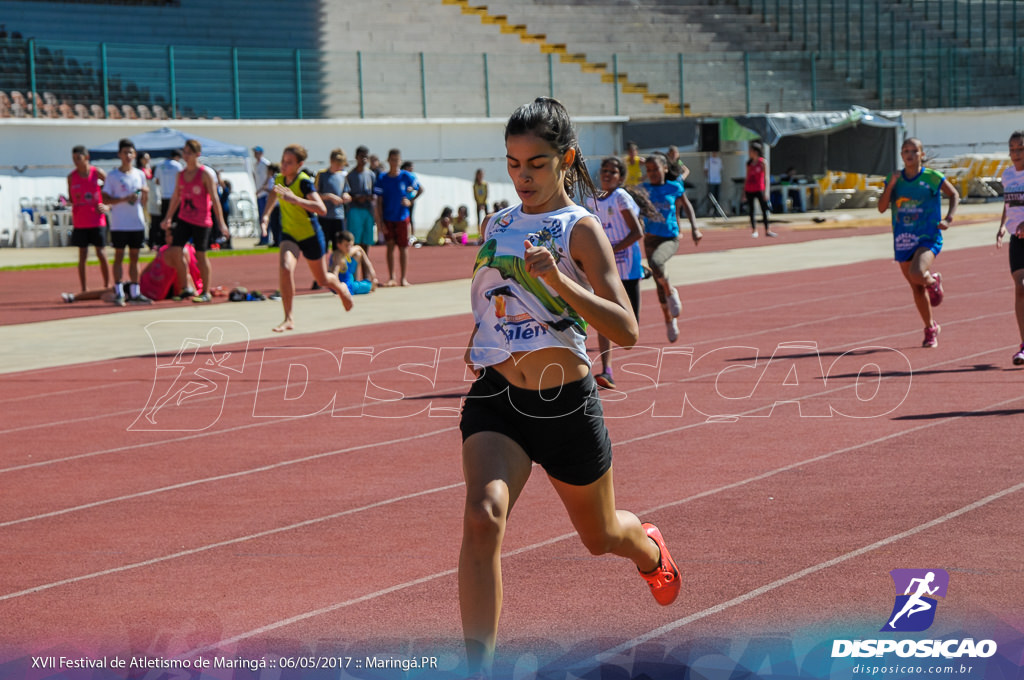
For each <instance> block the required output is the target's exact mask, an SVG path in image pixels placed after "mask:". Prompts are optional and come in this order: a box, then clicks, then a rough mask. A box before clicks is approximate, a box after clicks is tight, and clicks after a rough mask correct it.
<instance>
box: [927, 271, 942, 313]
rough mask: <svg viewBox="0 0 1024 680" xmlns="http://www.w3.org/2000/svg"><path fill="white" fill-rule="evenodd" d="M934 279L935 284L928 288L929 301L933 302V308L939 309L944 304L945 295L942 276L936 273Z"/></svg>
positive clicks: (933, 275)
mask: <svg viewBox="0 0 1024 680" xmlns="http://www.w3.org/2000/svg"><path fill="white" fill-rule="evenodd" d="M932 278H933V279H935V283H933V284H932V285H930V286H927V290H928V299H929V300H931V303H932V307H938V306H939V305H941V304H942V298H943V296H944V293H943V292H942V274H940V273H938V272H935V273H934V274H932Z"/></svg>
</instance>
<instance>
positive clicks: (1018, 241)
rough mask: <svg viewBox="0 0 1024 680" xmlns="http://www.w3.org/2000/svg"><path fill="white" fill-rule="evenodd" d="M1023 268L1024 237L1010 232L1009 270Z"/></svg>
mask: <svg viewBox="0 0 1024 680" xmlns="http://www.w3.org/2000/svg"><path fill="white" fill-rule="evenodd" d="M1021 269H1024V238H1017V236H1016V235H1015V234H1012V233H1011V234H1010V271H1011V272H1015V271H1019V270H1021Z"/></svg>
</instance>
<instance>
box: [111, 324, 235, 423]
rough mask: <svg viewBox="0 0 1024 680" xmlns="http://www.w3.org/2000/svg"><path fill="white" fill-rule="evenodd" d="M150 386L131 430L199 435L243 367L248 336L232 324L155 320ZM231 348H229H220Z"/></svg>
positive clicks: (151, 329) (217, 416) (151, 331)
mask: <svg viewBox="0 0 1024 680" xmlns="http://www.w3.org/2000/svg"><path fill="white" fill-rule="evenodd" d="M146 333H147V334H148V335H149V337H150V340H151V341H152V342H153V348H154V353H155V355H156V370H155V374H154V377H153V388H152V391H151V393H150V396H149V399H148V400H147V401H146V405H145V407H144V408H143V410H142V413H140V414H139V416H138V417H137V418H136V419H135V422H134V423H132V424H131V426H129V428H128V429H129V430H133V431H139V430H144V431H161V432H169V431H173V432H199V431H202V430H205V429H208V428H210V427H212V426H213V425H214V423H216V422H217V421H218V420H219V419H220V416H221V413H222V411H223V408H224V401H225V399H226V397H227V388H228V383H229V382H230V380H231V377H232V376H240V375H241V374H242V372H243V370H244V368H245V354H246V349H247V348H248V344H249V332H248V330H247V329H246V328H245V326H243V325H242V324H240V323H238V322H237V321H191V322H189V321H154V322H153V323H151V324H149V325H148V326H147V327H146ZM226 345H228V346H232V347H231V349H230V350H225V349H223V347H224V346H226Z"/></svg>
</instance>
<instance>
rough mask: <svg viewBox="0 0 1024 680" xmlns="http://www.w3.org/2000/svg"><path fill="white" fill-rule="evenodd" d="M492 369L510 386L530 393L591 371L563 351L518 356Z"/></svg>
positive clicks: (542, 351) (566, 381) (525, 353)
mask: <svg viewBox="0 0 1024 680" xmlns="http://www.w3.org/2000/svg"><path fill="white" fill-rule="evenodd" d="M491 368H493V369H495V370H497V371H498V373H501V374H502V375H503V376H504V377H505V379H506V380H508V381H509V383H510V384H512V385H514V386H516V387H520V388H523V389H528V390H543V389H547V388H549V387H558V386H560V385H564V384H566V383H571V382H575V381H577V380H582V379H583V378H585V377H587V374H588V373H589V372H590V367H589V366H588V365H587V363H586V362H585V361H583V359H580V358H579V357H578V356H576V355H575V354H573V353H572V352H570V351H569V350H567V349H564V348H562V347H546V348H544V349H538V350H535V351H533V352H516V353H514V354H513V355H512V356H511V357H510V358H508V359H506V360H505V361H503V362H501V363H500V364H495V365H494V366H492V367H491Z"/></svg>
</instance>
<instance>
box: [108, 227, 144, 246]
mask: <svg viewBox="0 0 1024 680" xmlns="http://www.w3.org/2000/svg"><path fill="white" fill-rule="evenodd" d="M145 244H146V230H145V229H139V230H138V231H113V230H111V232H110V245H112V246H114V250H124V249H125V248H127V249H128V250H138V249H140V248H141V247H142V246H144V245H145Z"/></svg>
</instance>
